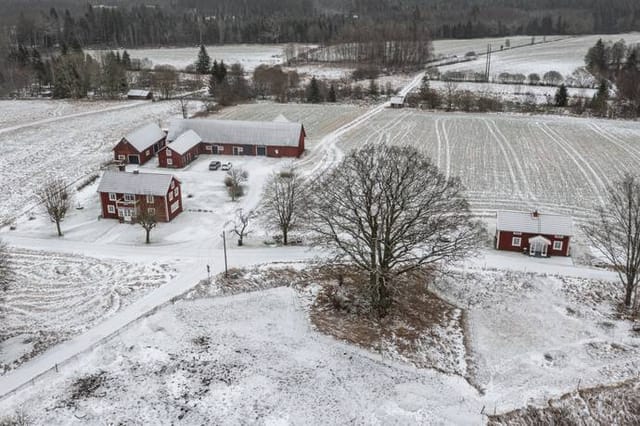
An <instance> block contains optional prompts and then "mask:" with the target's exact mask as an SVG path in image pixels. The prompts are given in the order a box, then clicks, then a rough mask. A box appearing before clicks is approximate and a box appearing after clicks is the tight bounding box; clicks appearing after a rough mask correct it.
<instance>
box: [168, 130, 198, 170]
mask: <svg viewBox="0 0 640 426" xmlns="http://www.w3.org/2000/svg"><path fill="white" fill-rule="evenodd" d="M202 148H203V147H202V139H200V136H198V134H197V133H196V132H194V131H193V130H187V131H186V132H184V133H183V134H181V135H180V136H178V139H176V140H175V141H173V142H171V143H170V144H169V145H167V146H165V147H164V148H162V149H161V150H160V152H158V162H159V164H160V167H170V168H171V167H176V168H181V167H185V166H186V165H187V164H189V163H191V162H192V161H193V160H195V159H196V158H197V157H198V155H199V154H200V153H201V151H202Z"/></svg>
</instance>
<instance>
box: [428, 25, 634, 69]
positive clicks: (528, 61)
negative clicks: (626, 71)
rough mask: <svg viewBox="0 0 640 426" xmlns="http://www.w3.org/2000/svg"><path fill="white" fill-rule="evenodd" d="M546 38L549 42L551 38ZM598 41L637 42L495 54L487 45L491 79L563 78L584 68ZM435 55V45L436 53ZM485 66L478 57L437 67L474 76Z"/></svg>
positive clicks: (579, 43) (581, 42)
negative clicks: (520, 76) (519, 75)
mask: <svg viewBox="0 0 640 426" xmlns="http://www.w3.org/2000/svg"><path fill="white" fill-rule="evenodd" d="M538 38H539V37H538ZM547 38H548V39H553V37H547ZM599 38H602V40H603V41H605V42H607V41H612V42H615V41H618V40H620V39H624V40H625V41H626V43H627V45H629V44H635V43H638V42H640V33H628V34H607V35H588V36H578V37H570V38H568V37H567V38H561V39H560V40H558V41H553V42H549V43H542V44H536V45H532V46H527V47H522V48H518V49H509V50H503V51H500V50H499V47H500V46H499V45H498V44H497V43H496V44H494V43H491V44H492V49H493V54H492V55H491V75H492V76H493V77H494V78H495V77H497V76H498V74H500V73H501V72H509V73H522V74H524V75H528V74H530V73H538V74H540V75H541V76H542V75H543V74H544V73H546V72H547V71H552V70H553V71H558V72H559V73H560V74H562V75H563V76H566V75H569V74H571V73H572V72H573V71H574V70H575V69H576V68H578V67H581V66H584V56H585V55H586V54H587V51H588V50H589V48H590V47H592V46H593V45H594V44H595V43H596V41H598V39H599ZM502 40H504V39H502ZM500 44H502V43H500ZM486 49H487V43H485V45H484V47H483V48H481V49H480V50H479V51H477V52H478V53H480V52H483V51H484V52H486ZM437 51H438V49H437V44H436V52H437ZM485 65H486V58H485V57H484V56H480V57H479V58H478V59H476V60H475V61H471V62H464V63H459V64H453V65H447V66H443V67H440V71H441V72H445V71H454V70H455V71H467V70H472V71H475V72H484V70H485Z"/></svg>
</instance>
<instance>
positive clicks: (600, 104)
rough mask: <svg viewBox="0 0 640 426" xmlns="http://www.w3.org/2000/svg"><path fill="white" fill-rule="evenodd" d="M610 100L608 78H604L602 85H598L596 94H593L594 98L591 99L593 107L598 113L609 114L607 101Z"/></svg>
mask: <svg viewBox="0 0 640 426" xmlns="http://www.w3.org/2000/svg"><path fill="white" fill-rule="evenodd" d="M608 100H609V84H608V83H607V80H605V79H604V78H603V79H602V80H601V81H600V86H598V91H597V92H596V94H595V95H593V99H592V100H591V109H593V111H594V112H595V113H596V114H598V115H602V116H604V115H606V114H607V106H608V104H607V101H608Z"/></svg>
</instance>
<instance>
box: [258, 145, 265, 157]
mask: <svg viewBox="0 0 640 426" xmlns="http://www.w3.org/2000/svg"><path fill="white" fill-rule="evenodd" d="M256 155H263V156H264V155H267V147H266V146H264V145H263V146H258V147H257V148H256Z"/></svg>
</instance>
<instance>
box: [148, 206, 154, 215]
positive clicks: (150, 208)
mask: <svg viewBox="0 0 640 426" xmlns="http://www.w3.org/2000/svg"><path fill="white" fill-rule="evenodd" d="M147 213H148V214H150V215H151V216H155V215H156V209H155V208H154V207H149V208H148V209H147Z"/></svg>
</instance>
